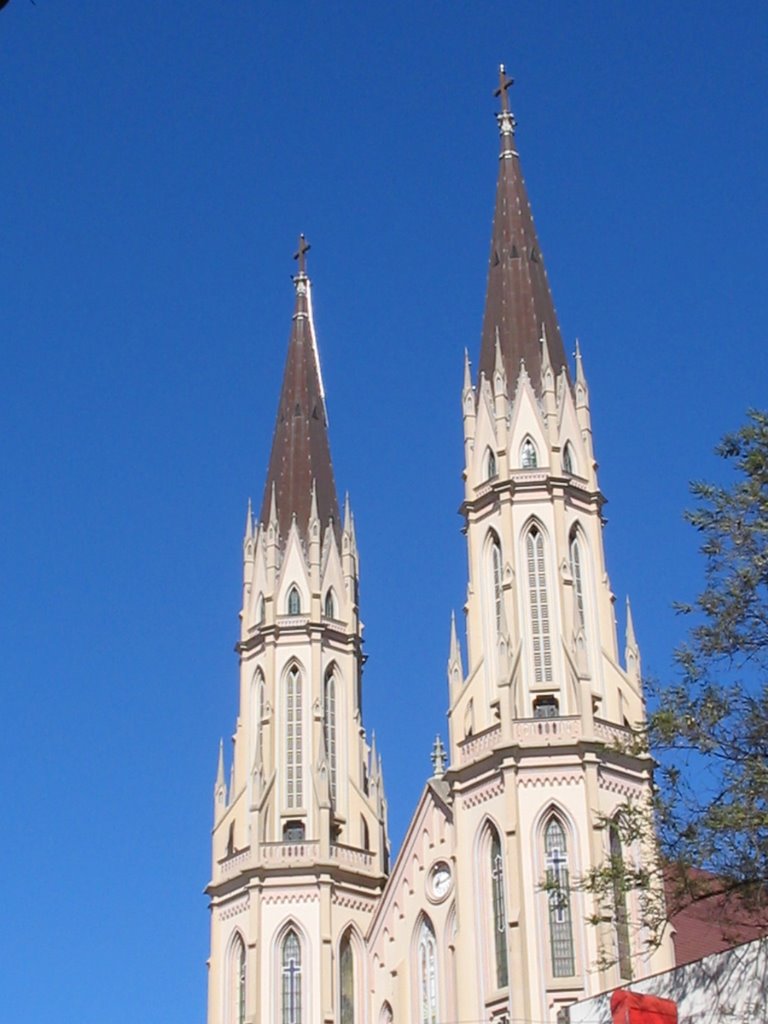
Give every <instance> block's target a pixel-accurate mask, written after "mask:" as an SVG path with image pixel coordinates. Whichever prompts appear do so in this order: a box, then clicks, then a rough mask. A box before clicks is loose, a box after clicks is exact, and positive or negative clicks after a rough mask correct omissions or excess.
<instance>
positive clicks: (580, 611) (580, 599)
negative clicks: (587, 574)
mask: <svg viewBox="0 0 768 1024" xmlns="http://www.w3.org/2000/svg"><path fill="white" fill-rule="evenodd" d="M571 576H572V577H573V596H574V597H575V599H576V614H577V615H578V616H579V623H580V625H581V627H582V629H583V628H584V622H585V620H584V576H583V573H582V566H581V548H580V546H579V538H578V534H577V533H576V531H575V530H574V531H573V533H572V534H571Z"/></svg>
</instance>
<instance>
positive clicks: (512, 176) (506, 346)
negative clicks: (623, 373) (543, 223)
mask: <svg viewBox="0 0 768 1024" xmlns="http://www.w3.org/2000/svg"><path fill="white" fill-rule="evenodd" d="M511 84H512V81H511V79H506V78H505V75H504V67H503V65H502V67H501V85H500V88H499V89H498V90H497V95H500V96H501V98H502V110H501V113H500V114H498V115H497V119H498V122H499V129H500V133H501V151H500V154H499V180H498V185H497V187H496V208H495V210H494V214H493V233H492V236H491V255H490V260H489V264H488V289H487V292H486V298H485V314H484V317H483V339H482V345H481V348H480V366H479V369H480V372H482V373H485V376H486V378H487V379H488V380H492V379H493V370H494V364H495V354H496V339H497V338H498V341H499V346H500V348H501V352H502V356H503V360H504V369H505V371H506V374H507V384H508V386H509V387H510V388H513V387H514V383H515V381H516V380H517V378H518V374H519V373H520V360H521V359H523V360H525V366H526V369H527V371H528V374H529V376H530V378H531V383H532V384H533V386H534V388H535V390H536V391H537V392H538V391H539V389H540V388H539V381H540V375H541V342H540V338H541V335H542V325H543V326H544V330H545V332H546V337H547V345H548V347H549V356H550V360H551V363H552V369H553V371H554V373H555V376H557V374H558V373H559V372H560V369H561V368H562V367H563V366H565V367H566V372H567V365H568V364H567V361H566V358H565V350H564V348H563V340H562V337H561V335H560V328H559V327H558V323H557V315H556V313H555V307H554V304H553V302H552V295H551V293H550V290H549V283H548V282H547V272H546V270H545V269H544V260H543V257H542V254H541V248H540V246H539V242H538V238H537V237H536V228H535V226H534V223H533V214H532V213H531V207H530V203H529V202H528V194H527V192H526V190H525V182H524V180H523V174H522V171H521V169H520V157H519V155H518V153H517V148H516V145H515V119H514V115H513V114H512V113H511V111H510V109H509V103H508V99H507V89H508V88H509V86H510V85H511Z"/></svg>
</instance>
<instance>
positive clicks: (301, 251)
mask: <svg viewBox="0 0 768 1024" xmlns="http://www.w3.org/2000/svg"><path fill="white" fill-rule="evenodd" d="M311 248H312V246H311V245H310V244H309V242H308V241H307V239H306V237H305V236H304V235H299V248H298V249H297V250H296V252H295V253H294V254H293V258H294V259H295V260H296V261H297V262H298V264H299V273H298V274H297V275H296V276H297V277H306V276H307V253H308V252H309V250H310V249H311Z"/></svg>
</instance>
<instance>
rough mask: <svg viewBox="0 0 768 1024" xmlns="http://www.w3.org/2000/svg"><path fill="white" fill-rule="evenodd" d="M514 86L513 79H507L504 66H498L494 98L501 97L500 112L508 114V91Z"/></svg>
mask: <svg viewBox="0 0 768 1024" xmlns="http://www.w3.org/2000/svg"><path fill="white" fill-rule="evenodd" d="M514 84H515V80H514V78H507V72H506V71H505V70H504V65H503V64H499V88H498V89H496V90H495V91H494V94H493V95H494V96H500V97H501V112H502V114H508V113H509V112H510V111H509V89H510V86H513V85H514Z"/></svg>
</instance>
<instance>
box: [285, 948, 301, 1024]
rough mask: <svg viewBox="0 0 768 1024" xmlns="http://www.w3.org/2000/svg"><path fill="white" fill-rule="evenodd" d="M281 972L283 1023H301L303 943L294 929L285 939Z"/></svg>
mask: <svg viewBox="0 0 768 1024" xmlns="http://www.w3.org/2000/svg"><path fill="white" fill-rule="evenodd" d="M281 973H282V1004H283V1005H282V1015H281V1020H282V1024H301V944H300V943H299V937H298V935H297V934H296V932H295V931H294V930H293V929H291V930H290V931H289V932H288V934H287V935H286V936H285V938H284V939H283V949H282V956H281Z"/></svg>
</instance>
